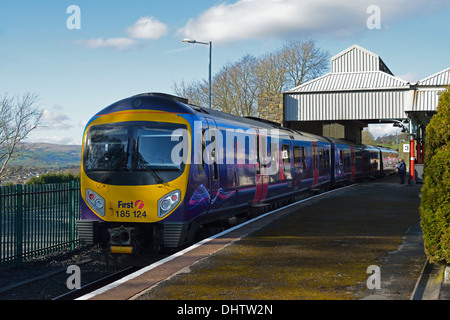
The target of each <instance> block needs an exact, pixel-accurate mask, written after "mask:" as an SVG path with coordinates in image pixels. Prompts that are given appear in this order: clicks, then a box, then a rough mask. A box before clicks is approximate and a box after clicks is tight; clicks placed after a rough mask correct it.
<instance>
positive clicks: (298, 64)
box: [281, 40, 330, 87]
mask: <svg viewBox="0 0 450 320" xmlns="http://www.w3.org/2000/svg"><path fill="white" fill-rule="evenodd" d="M281 54H282V56H283V60H284V64H285V68H286V76H287V84H288V85H289V86H290V87H297V86H299V85H301V84H302V83H304V82H307V81H310V80H313V79H315V78H317V77H319V76H321V75H322V74H324V73H325V71H327V70H328V61H329V59H330V57H329V53H328V52H326V51H323V50H321V49H319V48H316V45H315V42H314V41H311V40H309V41H300V40H294V41H288V42H286V43H285V44H284V46H283V49H282V50H281Z"/></svg>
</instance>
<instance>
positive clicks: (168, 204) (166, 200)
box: [158, 190, 181, 218]
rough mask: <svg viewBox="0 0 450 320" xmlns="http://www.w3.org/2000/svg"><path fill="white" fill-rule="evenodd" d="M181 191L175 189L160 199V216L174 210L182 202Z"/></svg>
mask: <svg viewBox="0 0 450 320" xmlns="http://www.w3.org/2000/svg"><path fill="white" fill-rule="evenodd" d="M180 198H181V191H180V190H175V191H173V192H171V193H169V194H166V195H165V196H164V197H162V198H161V199H159V201H158V217H159V218H162V217H164V216H166V215H167V214H168V213H169V212H170V211H172V210H173V209H174V208H175V207H176V206H177V205H178V203H179V202H180Z"/></svg>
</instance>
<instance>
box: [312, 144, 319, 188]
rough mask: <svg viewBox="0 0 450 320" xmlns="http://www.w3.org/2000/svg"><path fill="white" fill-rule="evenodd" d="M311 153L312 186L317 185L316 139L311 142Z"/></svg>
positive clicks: (317, 153)
mask: <svg viewBox="0 0 450 320" xmlns="http://www.w3.org/2000/svg"><path fill="white" fill-rule="evenodd" d="M312 154H313V185H312V186H313V188H314V187H317V186H318V185H319V152H318V150H317V141H313V142H312Z"/></svg>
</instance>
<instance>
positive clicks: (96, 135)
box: [85, 126, 130, 171]
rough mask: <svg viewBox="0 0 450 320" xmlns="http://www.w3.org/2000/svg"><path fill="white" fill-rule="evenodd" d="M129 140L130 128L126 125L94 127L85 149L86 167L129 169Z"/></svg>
mask: <svg viewBox="0 0 450 320" xmlns="http://www.w3.org/2000/svg"><path fill="white" fill-rule="evenodd" d="M128 140H129V137H128V129H127V128H125V127H118V126H117V127H113V126H101V127H92V128H91V129H90V131H89V138H88V140H87V148H86V151H85V153H86V160H85V169H86V170H87V171H92V170H111V171H122V170H129V169H130V168H129V165H128V158H129V151H128Z"/></svg>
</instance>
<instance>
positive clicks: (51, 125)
mask: <svg viewBox="0 0 450 320" xmlns="http://www.w3.org/2000/svg"><path fill="white" fill-rule="evenodd" d="M53 109H58V108H57V107H55V108H53ZM67 120H70V118H69V117H68V116H67V115H65V114H63V113H60V112H58V111H51V110H47V109H45V110H44V111H43V113H42V118H41V121H42V123H43V124H44V129H47V130H48V129H56V130H67V129H70V128H72V125H70V124H68V123H66V122H65V121H67Z"/></svg>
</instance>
